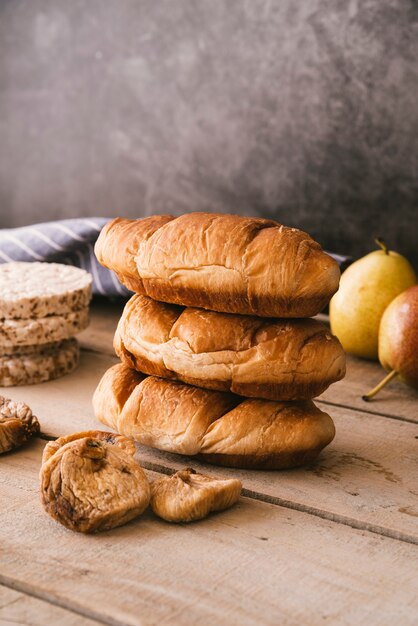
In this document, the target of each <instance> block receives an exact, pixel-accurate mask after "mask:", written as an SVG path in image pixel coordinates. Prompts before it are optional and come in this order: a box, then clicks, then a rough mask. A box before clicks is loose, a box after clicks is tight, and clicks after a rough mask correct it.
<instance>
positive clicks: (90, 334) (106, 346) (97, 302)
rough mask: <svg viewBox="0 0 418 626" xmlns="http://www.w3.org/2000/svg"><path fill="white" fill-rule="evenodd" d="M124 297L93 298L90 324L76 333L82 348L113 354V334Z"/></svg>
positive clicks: (123, 303)
mask: <svg viewBox="0 0 418 626" xmlns="http://www.w3.org/2000/svg"><path fill="white" fill-rule="evenodd" d="M125 303H126V299H124V298H115V299H113V300H109V299H107V298H97V297H96V298H94V299H93V301H92V303H91V307H90V326H89V327H88V328H87V329H86V330H85V331H83V332H82V333H80V334H79V335H78V339H79V341H80V344H81V345H82V347H83V348H86V349H88V350H92V351H94V352H101V353H103V354H109V355H111V356H114V354H115V351H114V350H113V335H114V334H115V330H116V326H117V324H118V321H119V318H120V316H121V315H122V311H123V307H124V306H125Z"/></svg>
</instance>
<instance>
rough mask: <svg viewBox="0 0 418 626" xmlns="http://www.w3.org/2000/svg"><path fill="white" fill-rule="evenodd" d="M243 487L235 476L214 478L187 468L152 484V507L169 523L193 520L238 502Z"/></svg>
mask: <svg viewBox="0 0 418 626" xmlns="http://www.w3.org/2000/svg"><path fill="white" fill-rule="evenodd" d="M241 487H242V485H241V481H239V480H237V479H236V478H232V479H222V478H213V477H211V476H205V475H204V474H197V473H196V472H195V470H193V469H190V468H187V469H184V470H180V471H179V472H176V473H175V474H173V475H172V476H165V477H164V478H159V479H158V480H156V481H155V482H153V483H152V485H151V508H152V510H153V511H154V513H155V514H156V515H158V517H162V518H163V519H165V520H167V521H168V522H193V521H195V520H198V519H202V518H203V517H206V516H207V515H208V514H209V513H210V512H211V511H222V510H223V509H227V508H228V507H230V506H232V505H233V504H235V502H236V501H237V500H238V498H239V494H240V492H241Z"/></svg>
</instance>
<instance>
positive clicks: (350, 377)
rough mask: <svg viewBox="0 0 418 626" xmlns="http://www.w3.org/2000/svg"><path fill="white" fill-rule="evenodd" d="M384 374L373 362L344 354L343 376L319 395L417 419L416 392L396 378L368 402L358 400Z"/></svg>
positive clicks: (339, 403)
mask: <svg viewBox="0 0 418 626" xmlns="http://www.w3.org/2000/svg"><path fill="white" fill-rule="evenodd" d="M386 374H387V372H386V371H385V370H384V369H383V368H382V367H381V366H380V365H379V364H378V363H376V362H373V361H366V360H365V359H357V358H356V357H353V356H350V355H347V374H346V376H345V378H344V379H343V380H341V381H339V382H338V383H335V384H334V385H331V387H329V388H328V389H327V390H326V391H325V392H324V393H323V394H322V395H321V400H323V401H324V402H326V403H328V404H331V405H337V406H345V407H350V408H356V409H358V410H359V411H362V412H365V413H371V414H373V415H384V416H387V417H395V418H397V419H399V420H404V421H410V422H414V423H418V392H417V391H416V390H415V389H412V388H411V387H408V386H407V385H404V384H403V383H401V382H400V381H399V380H397V379H394V380H393V381H392V382H391V383H390V384H389V385H388V386H387V387H385V388H384V389H382V391H380V392H379V395H378V396H376V398H374V399H373V400H372V401H371V402H365V401H364V400H362V396H363V395H364V394H365V393H367V392H368V391H370V390H371V389H373V387H374V386H375V385H377V383H378V382H380V381H381V380H382V379H383V378H384V376H385V375H386Z"/></svg>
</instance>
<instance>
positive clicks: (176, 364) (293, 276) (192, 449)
mask: <svg viewBox="0 0 418 626" xmlns="http://www.w3.org/2000/svg"><path fill="white" fill-rule="evenodd" d="M95 252H96V255H97V257H98V259H99V261H100V262H101V263H102V264H103V265H104V266H106V267H108V268H109V269H111V270H113V271H114V272H115V273H116V275H117V276H118V278H119V280H120V281H121V282H122V283H123V284H124V285H126V287H128V288H129V289H131V290H132V291H134V292H135V295H134V296H133V297H132V298H131V299H130V300H129V302H128V303H127V304H126V307H125V309H124V311H123V314H122V317H121V319H120V322H119V325H118V328H117V331H116V335H115V340H114V346H115V350H116V353H117V355H118V356H119V357H120V359H121V363H120V364H118V365H115V366H114V367H112V368H111V369H110V370H108V371H107V372H106V373H105V375H104V376H103V378H102V380H101V381H100V383H99V385H98V388H97V390H96V392H95V394H94V400H93V404H94V409H95V414H96V417H97V418H98V419H99V420H100V421H101V422H103V423H104V424H106V425H107V426H109V427H111V428H113V429H115V430H116V431H117V432H119V433H120V434H123V435H126V436H131V437H133V438H134V439H135V440H136V441H138V442H140V443H142V444H145V445H147V446H152V447H154V448H158V449H160V450H165V451H168V452H176V453H179V454H184V455H198V456H199V457H200V458H202V459H204V460H206V461H207V462H209V463H215V464H218V465H225V466H231V467H242V468H254V469H255V468H260V469H261V468H262V469H281V468H288V467H295V466H298V465H302V464H306V463H309V462H311V461H312V460H313V459H314V458H315V457H316V456H317V455H318V453H319V452H320V451H321V450H322V448H324V447H325V446H326V445H327V444H329V443H330V442H331V441H332V439H333V437H334V434H335V428H334V423H333V421H332V419H331V417H330V416H329V415H328V414H327V413H324V412H323V411H321V410H320V409H318V408H317V407H316V406H315V404H314V403H313V402H312V398H314V397H315V396H318V395H319V394H321V393H322V392H323V391H324V390H325V389H326V388H327V387H328V386H329V385H330V384H331V383H333V382H335V381H337V380H339V379H340V378H342V377H343V376H344V374H345V356H344V352H343V350H342V348H341V345H340V343H339V342H338V340H337V339H336V337H334V336H332V335H331V333H330V332H329V330H328V328H327V327H326V326H324V325H323V324H322V323H320V322H319V321H317V320H314V319H311V317H312V316H314V315H316V314H317V313H319V312H320V311H321V310H322V309H323V308H324V307H325V306H326V304H327V303H328V302H329V300H330V298H331V297H332V295H333V294H334V293H335V292H336V291H337V289H338V283H339V277H340V271H339V267H338V264H337V263H336V261H334V260H333V259H332V258H331V257H330V256H328V255H327V254H325V253H324V252H323V251H322V249H321V247H320V245H319V244H318V243H316V242H315V241H314V240H313V239H312V238H311V237H310V236H309V235H307V234H306V233H304V232H302V231H300V230H297V229H295V228H287V227H285V226H282V225H280V224H278V223H277V222H275V221H272V220H266V219H255V218H246V217H240V216H237V215H224V214H212V213H210V214H209V213H190V214H186V215H182V216H181V217H173V216H169V215H161V216H151V217H148V218H144V219H140V220H128V219H122V218H117V219H115V220H113V221H111V222H110V223H109V224H108V225H106V226H105V228H104V229H103V230H102V232H101V234H100V237H99V239H98V241H97V244H96V249H95Z"/></svg>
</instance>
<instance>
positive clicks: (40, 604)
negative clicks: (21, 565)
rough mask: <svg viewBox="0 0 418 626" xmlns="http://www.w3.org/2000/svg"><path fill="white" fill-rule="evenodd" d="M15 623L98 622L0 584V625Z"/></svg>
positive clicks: (68, 625)
mask: <svg viewBox="0 0 418 626" xmlns="http://www.w3.org/2000/svg"><path fill="white" fill-rule="evenodd" d="M16 624H22V626H23V624H26V625H28V624H30V626H45V625H46V624H51V626H55V625H59V626H94V625H95V624H99V622H97V621H96V620H91V619H88V618H86V617H83V616H81V615H78V614H77V613H73V612H71V611H67V610H66V609H63V608H61V607H59V606H55V605H53V604H50V603H49V602H44V601H42V600H39V599H38V598H34V597H32V596H29V595H27V594H25V593H21V592H20V591H15V590H14V589H9V588H8V587H4V586H3V585H0V626H16Z"/></svg>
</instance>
